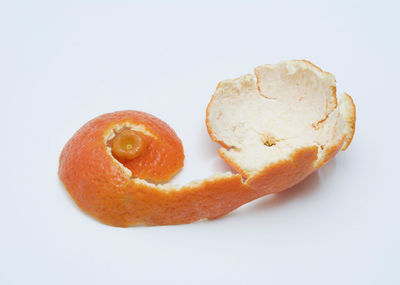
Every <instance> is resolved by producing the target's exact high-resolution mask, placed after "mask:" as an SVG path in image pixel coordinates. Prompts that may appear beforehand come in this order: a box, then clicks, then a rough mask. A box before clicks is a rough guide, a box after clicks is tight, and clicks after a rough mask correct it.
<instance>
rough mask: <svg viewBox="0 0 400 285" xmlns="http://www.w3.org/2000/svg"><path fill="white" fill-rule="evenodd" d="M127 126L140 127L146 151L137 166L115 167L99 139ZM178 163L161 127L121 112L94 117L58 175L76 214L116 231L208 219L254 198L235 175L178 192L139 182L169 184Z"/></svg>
mask: <svg viewBox="0 0 400 285" xmlns="http://www.w3.org/2000/svg"><path fill="white" fill-rule="evenodd" d="M127 123H128V124H134V125H141V126H145V128H146V131H147V132H148V133H150V134H151V135H150V136H145V137H146V139H147V140H148V142H147V143H148V145H147V147H146V151H145V152H144V153H143V154H141V155H140V156H139V157H137V158H136V159H138V160H137V161H135V160H132V161H131V162H130V163H124V164H121V163H120V162H118V161H117V160H116V159H115V158H114V157H113V156H112V155H111V153H110V151H108V150H107V141H106V140H105V139H106V138H107V136H108V135H109V133H110V132H111V131H112V129H113V128H115V127H116V126H119V125H123V124H127ZM183 159H184V154H183V147H182V143H181V141H180V140H179V138H178V137H177V136H176V134H175V132H174V131H173V130H172V129H171V128H170V127H169V126H168V125H167V124H166V123H164V122H162V121H161V120H159V119H157V118H156V117H154V116H152V115H150V114H146V113H143V112H138V111H121V112H115V113H109V114H105V115H102V116H99V117H97V118H95V119H93V120H91V121H89V122H88V123H87V124H85V125H84V126H83V127H82V128H81V129H80V130H79V131H78V132H77V133H75V135H74V136H73V137H72V138H71V139H70V140H69V141H68V143H67V144H66V145H65V147H64V149H63V150H62V152H61V156H60V165H59V172H58V173H59V177H60V179H61V181H62V182H63V183H64V185H65V187H66V189H67V191H68V192H69V194H70V195H71V197H72V198H73V200H74V201H75V202H76V204H77V205H78V206H79V207H80V208H81V209H82V210H84V211H85V212H87V213H88V214H90V215H91V216H93V217H95V218H96V219H98V220H99V221H101V222H103V223H105V224H108V225H112V226H118V227H128V226H133V225H171V224H182V223H190V222H194V221H198V220H201V219H214V218H217V217H219V216H222V215H225V214H227V213H229V212H230V211H232V210H233V209H235V208H237V207H239V206H241V205H243V204H244V203H247V202H249V201H251V200H253V199H255V198H256V192H255V191H254V190H252V189H251V188H250V187H249V186H247V185H245V184H243V183H242V177H241V176H240V175H238V174H236V175H233V174H228V175H219V176H215V177H211V178H208V179H205V180H203V181H201V182H192V183H190V184H187V185H185V186H183V187H178V186H173V185H168V184H167V185H156V184H153V183H149V182H147V181H145V180H144V179H146V180H148V181H166V180H168V179H170V178H171V177H172V176H173V175H175V174H176V173H177V172H178V171H179V170H180V169H181V167H182V166H183ZM127 169H129V171H127ZM129 172H131V173H129Z"/></svg>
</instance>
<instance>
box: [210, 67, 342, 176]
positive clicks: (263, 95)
mask: <svg viewBox="0 0 400 285" xmlns="http://www.w3.org/2000/svg"><path fill="white" fill-rule="evenodd" d="M295 67H296V68H295ZM255 74H256V78H257V82H256V81H255V77H254V76H253V75H251V74H249V75H245V76H242V77H240V78H238V79H235V80H225V81H223V82H221V83H220V84H219V87H218V88H217V90H216V93H215V95H214V102H213V104H212V106H211V108H212V109H211V110H210V111H209V116H210V118H209V120H210V121H212V120H213V119H215V118H213V114H215V113H217V114H218V120H219V123H218V125H217V124H215V125H213V126H212V128H213V133H214V135H216V137H217V139H218V140H221V141H223V142H224V143H225V144H227V145H228V146H230V149H229V150H227V149H225V148H224V149H221V152H223V153H224V155H225V156H226V157H228V158H229V159H230V160H233V161H234V162H235V163H236V164H238V165H240V167H241V168H242V169H243V170H244V171H245V172H246V173H248V174H250V175H251V173H253V172H257V171H258V170H260V169H262V168H263V167H265V166H267V165H269V164H271V163H274V162H277V161H279V160H283V159H290V155H291V154H292V153H293V152H294V151H296V150H297V149H300V148H303V147H308V146H314V145H316V146H318V149H319V150H318V151H319V154H318V160H319V159H320V158H321V157H323V156H324V151H325V145H327V144H328V145H331V144H335V143H340V141H341V140H342V138H343V130H342V129H343V119H342V117H341V116H340V113H339V110H338V108H337V107H338V106H337V101H336V100H337V99H336V87H335V80H334V77H333V75H331V74H329V73H324V72H321V71H320V70H318V69H316V68H312V67H311V68H309V65H308V64H307V63H306V64H301V65H299V66H298V65H296V64H295V65H293V64H290V65H287V64H286V63H283V64H279V65H275V66H269V65H268V66H261V67H258V68H256V70H255ZM271 98H272V99H274V100H270V99H271ZM218 106H220V107H218ZM221 106H222V107H221ZM218 108H221V110H218ZM271 137H272V138H274V142H273V143H271V142H270V140H269V139H268V138H271ZM266 138H267V139H266ZM316 163H317V162H316Z"/></svg>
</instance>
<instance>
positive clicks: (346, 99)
mask: <svg viewBox="0 0 400 285" xmlns="http://www.w3.org/2000/svg"><path fill="white" fill-rule="evenodd" d="M339 110H340V114H341V115H342V118H343V119H344V122H345V129H344V132H345V134H346V139H345V141H344V144H343V147H342V150H346V149H347V148H348V147H349V145H350V143H351V142H352V140H353V137H354V132H355V130H356V106H355V104H354V101H353V98H352V97H351V96H350V95H349V94H347V93H346V92H345V93H343V94H342V95H341V98H340V102H339Z"/></svg>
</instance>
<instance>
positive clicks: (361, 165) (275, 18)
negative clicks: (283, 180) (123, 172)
mask: <svg viewBox="0 0 400 285" xmlns="http://www.w3.org/2000/svg"><path fill="white" fill-rule="evenodd" d="M144 2H145V1H143V3H134V2H133V1H64V3H62V2H61V1H58V3H57V1H49V2H48V3H45V2H40V1H27V2H20V1H4V0H2V1H1V2H0V96H1V97H0V98H1V100H0V108H1V109H0V120H1V122H2V128H1V141H0V148H1V150H2V154H1V164H0V177H1V180H0V189H1V198H0V226H1V231H0V284H2V285H3V284H400V273H399V269H400V246H399V242H400V230H399V217H400V210H399V208H400V206H399V203H400V194H399V193H400V187H399V185H398V181H399V176H400V173H399V170H400V167H399V162H398V160H399V157H400V153H399V131H400V128H399V123H400V120H399V111H398V110H399V103H400V100H399V95H400V94H399V89H400V87H399V82H400V80H399V75H400V73H399V65H400V57H399V52H400V39H399V38H400V32H399V31H400V20H399V16H398V13H399V11H400V6H399V4H397V3H396V2H397V1H392V2H386V1H327V2H325V1H305V2H304V1H303V3H296V2H286V1H276V0H275V1H260V2H252V1H245V2H244V1H243V2H239V1H202V2H201V3H194V2H183V1H182V2H177V1H175V2H170V1H159V2H156V1H148V2H146V3H144ZM167 2H169V3H168V4H167ZM303 58H304V59H308V60H310V61H312V62H313V63H315V64H317V65H319V66H320V67H322V68H323V69H324V70H327V71H330V72H332V73H333V74H335V75H336V79H337V84H338V92H339V93H341V92H343V91H346V92H348V93H349V94H351V95H352V96H353V98H354V101H355V103H356V105H357V130H356V135H355V138H354V141H353V143H352V145H351V146H350V148H349V149H348V151H346V152H343V153H340V154H339V155H338V156H337V157H336V158H335V159H334V160H332V161H331V162H330V163H329V164H327V165H326V166H324V167H323V168H322V169H321V170H320V171H319V172H318V173H315V174H313V175H311V176H310V177H309V178H308V179H306V180H305V181H304V182H303V183H301V184H300V185H298V186H295V187H293V188H292V189H290V190H288V191H286V192H284V193H282V194H279V195H275V196H270V197H266V198H262V199H259V200H257V201H255V202H253V203H251V204H249V205H246V206H244V207H242V208H240V209H239V210H237V211H235V212H233V213H231V214H230V215H227V216H225V217H223V218H221V219H218V220H215V221H204V222H199V223H194V224H190V225H180V226H163V227H136V228H135V227H133V228H128V229H121V228H114V227H110V226H106V225H103V224H101V223H99V222H97V221H96V220H94V219H93V218H91V217H90V216H88V215H86V214H84V213H83V212H82V211H81V210H80V209H79V208H77V207H76V206H75V204H74V203H73V202H72V200H71V198H70V197H69V196H68V194H67V192H66V191H65V189H64V188H63V186H62V184H61V183H60V182H59V180H58V177H57V168H58V156H59V153H60V151H61V149H62V147H63V146H64V144H65V143H66V141H67V140H68V139H69V138H70V137H71V136H72V135H73V133H74V132H75V131H76V130H77V129H79V128H80V127H81V126H82V125H83V124H84V123H85V122H87V121H88V120H90V119H92V118H93V117H95V116H98V115H100V114H102V113H106V112H111V111H116V110H123V109H136V110H141V111H145V112H149V113H151V114H154V115H156V116H158V117H159V118H161V119H163V120H165V121H166V122H167V123H168V124H170V125H171V126H172V127H173V128H174V129H175V131H176V132H177V133H178V135H179V136H180V138H181V139H182V141H183V144H184V148H185V154H186V159H185V167H184V169H183V171H182V172H181V173H180V174H179V175H178V176H177V177H176V178H174V180H173V182H174V183H179V184H184V183H186V182H189V181H191V180H193V179H201V178H205V177H207V176H209V175H211V174H213V173H215V172H223V171H226V170H228V169H229V168H228V167H227V166H225V164H224V162H223V161H222V160H221V159H220V158H219V157H218V155H217V152H216V151H217V148H218V147H217V146H216V145H215V144H214V143H213V142H211V140H210V139H209V137H208V135H207V132H206V128H205V123H204V120H205V108H206V105H207V103H208V101H209V100H210V98H211V95H212V93H213V91H214V90H215V87H216V85H217V83H218V81H220V80H223V79H227V78H234V77H238V76H240V75H242V74H245V73H250V72H252V69H253V68H254V67H255V66H257V65H260V64H265V63H277V62H279V61H280V60H285V59H303Z"/></svg>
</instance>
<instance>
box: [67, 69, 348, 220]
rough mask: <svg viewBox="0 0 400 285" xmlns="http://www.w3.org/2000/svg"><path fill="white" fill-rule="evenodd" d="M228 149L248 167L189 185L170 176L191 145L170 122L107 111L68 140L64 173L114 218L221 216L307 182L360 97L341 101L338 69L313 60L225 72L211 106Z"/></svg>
mask: <svg viewBox="0 0 400 285" xmlns="http://www.w3.org/2000/svg"><path fill="white" fill-rule="evenodd" d="M206 115H207V117H206V124H207V130H208V132H209V135H210V137H211V139H212V140H214V141H216V142H218V143H219V144H220V145H221V146H222V147H221V148H220V149H219V150H218V153H219V155H220V156H221V157H222V158H223V159H224V160H225V161H226V162H227V163H228V164H229V165H230V166H231V167H232V168H233V169H235V170H236V171H237V172H238V174H232V173H230V172H228V173H224V174H216V175H214V176H212V177H209V178H206V179H204V180H201V181H195V182H191V183H188V184H186V185H184V186H182V187H179V186H175V185H172V184H156V183H165V182H167V181H169V180H170V179H171V178H172V177H173V176H174V175H175V174H176V173H177V172H178V171H179V170H180V169H181V168H182V167H183V160H184V153H183V147H182V143H181V141H180V139H179V138H178V137H177V135H176V134H175V132H174V131H173V130H172V129H171V128H170V127H169V126H168V125H167V124H166V123H164V122H163V121H161V120H159V119H157V118H156V117H154V116H152V115H150V114H147V113H143V112H139V111H120V112H114V113H109V114H104V115H101V116H99V117H97V118H95V119H93V120H91V121H89V122H88V123H86V124H85V125H84V126H83V127H82V128H81V129H80V130H79V131H78V132H77V133H75V135H74V136H73V137H72V138H71V139H70V140H69V141H68V143H67V144H66V145H65V147H64V149H63V151H62V153H61V156H60V165H59V177H60V179H61V181H62V182H63V183H64V185H65V187H66V189H67V190H68V192H69V193H70V195H71V197H72V198H73V199H74V201H75V202H76V203H77V205H78V206H79V207H80V208H81V209H82V210H84V211H85V212H87V213H89V214H90V215H91V216H93V217H95V218H96V219H98V220H100V221H101V222H103V223H105V224H109V225H112V226H119V227H128V226H134V225H171V224H183V223H190V222H195V221H198V220H202V219H214V218H218V217H220V216H223V215H225V214H227V213H229V212H230V211H232V210H234V209H236V208H238V207H240V206H241V205H243V204H245V203H248V202H250V201H252V200H254V199H257V198H259V197H261V196H264V195H267V194H271V193H278V192H280V191H283V190H285V189H287V188H289V187H291V186H293V185H295V184H296V183H299V182H300V181H302V180H303V179H304V178H306V177H307V176H308V175H310V174H311V173H312V172H314V171H316V170H317V169H319V168H320V167H321V166H323V165H324V164H325V163H327V162H328V161H329V160H330V159H332V158H333V157H334V156H335V154H336V153H337V152H338V151H340V150H345V149H346V148H347V147H348V146H349V144H350V143H351V141H352V138H353V135H354V131H355V106H354V103H353V100H352V98H351V97H350V96H349V95H348V94H346V93H345V94H343V95H342V97H341V98H340V100H339V102H338V100H337V97H336V83H335V79H334V77H333V75H332V74H330V73H327V72H323V71H322V70H321V69H320V68H318V67H316V66H314V65H313V64H311V63H309V62H307V61H287V62H282V63H279V64H276V65H264V66H259V67H257V68H256V69H255V76H254V75H251V74H249V75H244V76H242V77H240V78H237V79H234V80H225V81H222V82H220V83H219V84H218V86H217V89H216V91H215V93H214V95H213V97H212V99H211V101H210V103H209V105H208V107H207V114H206Z"/></svg>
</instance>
